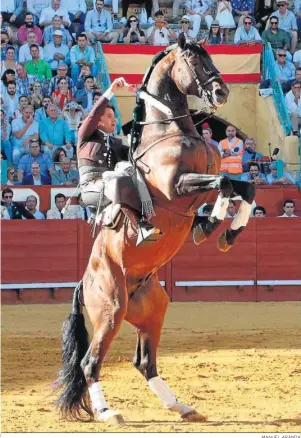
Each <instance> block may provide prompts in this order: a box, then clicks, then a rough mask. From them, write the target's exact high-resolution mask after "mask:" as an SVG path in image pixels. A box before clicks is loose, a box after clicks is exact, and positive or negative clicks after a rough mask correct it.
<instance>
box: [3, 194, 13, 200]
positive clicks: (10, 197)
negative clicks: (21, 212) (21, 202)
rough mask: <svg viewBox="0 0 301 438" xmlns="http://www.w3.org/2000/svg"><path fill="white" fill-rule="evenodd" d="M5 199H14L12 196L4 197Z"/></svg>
mask: <svg viewBox="0 0 301 438" xmlns="http://www.w3.org/2000/svg"><path fill="white" fill-rule="evenodd" d="M4 199H13V197H12V195H6V196H4Z"/></svg>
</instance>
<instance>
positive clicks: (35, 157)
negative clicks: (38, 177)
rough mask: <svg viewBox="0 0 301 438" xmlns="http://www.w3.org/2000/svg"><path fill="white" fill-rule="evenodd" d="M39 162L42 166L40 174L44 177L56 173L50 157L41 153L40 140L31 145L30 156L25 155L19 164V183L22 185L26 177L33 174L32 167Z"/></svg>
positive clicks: (33, 141)
mask: <svg viewBox="0 0 301 438" xmlns="http://www.w3.org/2000/svg"><path fill="white" fill-rule="evenodd" d="M35 161H37V162H38V163H39V165H40V172H41V174H42V175H44V176H48V175H49V173H50V174H52V173H53V172H54V164H53V162H52V161H51V160H50V158H49V157H48V155H44V154H42V153H41V148H40V144H39V141H38V140H32V141H31V142H30V144H29V154H27V155H23V157H21V159H20V161H19V164H18V181H19V182H20V183H21V182H22V181H23V178H24V176H28V175H29V174H30V172H31V165H32V163H33V162H35Z"/></svg>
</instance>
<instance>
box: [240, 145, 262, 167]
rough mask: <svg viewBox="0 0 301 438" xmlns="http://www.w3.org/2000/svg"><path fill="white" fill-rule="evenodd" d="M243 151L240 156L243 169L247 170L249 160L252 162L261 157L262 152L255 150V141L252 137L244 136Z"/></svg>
mask: <svg viewBox="0 0 301 438" xmlns="http://www.w3.org/2000/svg"><path fill="white" fill-rule="evenodd" d="M244 146H245V152H244V154H243V156H242V166H243V171H244V172H248V170H249V164H250V162H254V161H257V160H259V159H260V158H262V157H263V154H261V153H260V152H256V141H255V139H254V138H246V140H245V145H244Z"/></svg>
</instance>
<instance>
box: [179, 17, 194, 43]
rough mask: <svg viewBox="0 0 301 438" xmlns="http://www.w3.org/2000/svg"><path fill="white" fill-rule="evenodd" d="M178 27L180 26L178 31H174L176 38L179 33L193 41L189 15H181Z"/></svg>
mask: <svg viewBox="0 0 301 438" xmlns="http://www.w3.org/2000/svg"><path fill="white" fill-rule="evenodd" d="M179 25H180V29H179V30H177V31H176V36H177V38H178V36H179V35H180V33H183V34H184V35H185V36H186V38H189V39H190V40H194V39H195V37H194V33H193V31H192V29H191V19H190V17H189V15H183V17H182V19H181V21H180V23H179Z"/></svg>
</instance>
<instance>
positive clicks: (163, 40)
mask: <svg viewBox="0 0 301 438" xmlns="http://www.w3.org/2000/svg"><path fill="white" fill-rule="evenodd" d="M175 38H176V34H175V32H174V31H173V30H171V29H170V28H169V26H168V23H167V21H166V20H165V19H164V18H156V20H155V23H154V25H153V26H152V27H150V28H149V29H148V31H147V39H148V42H149V43H150V44H153V45H154V46H168V45H169V44H170V39H175Z"/></svg>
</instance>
